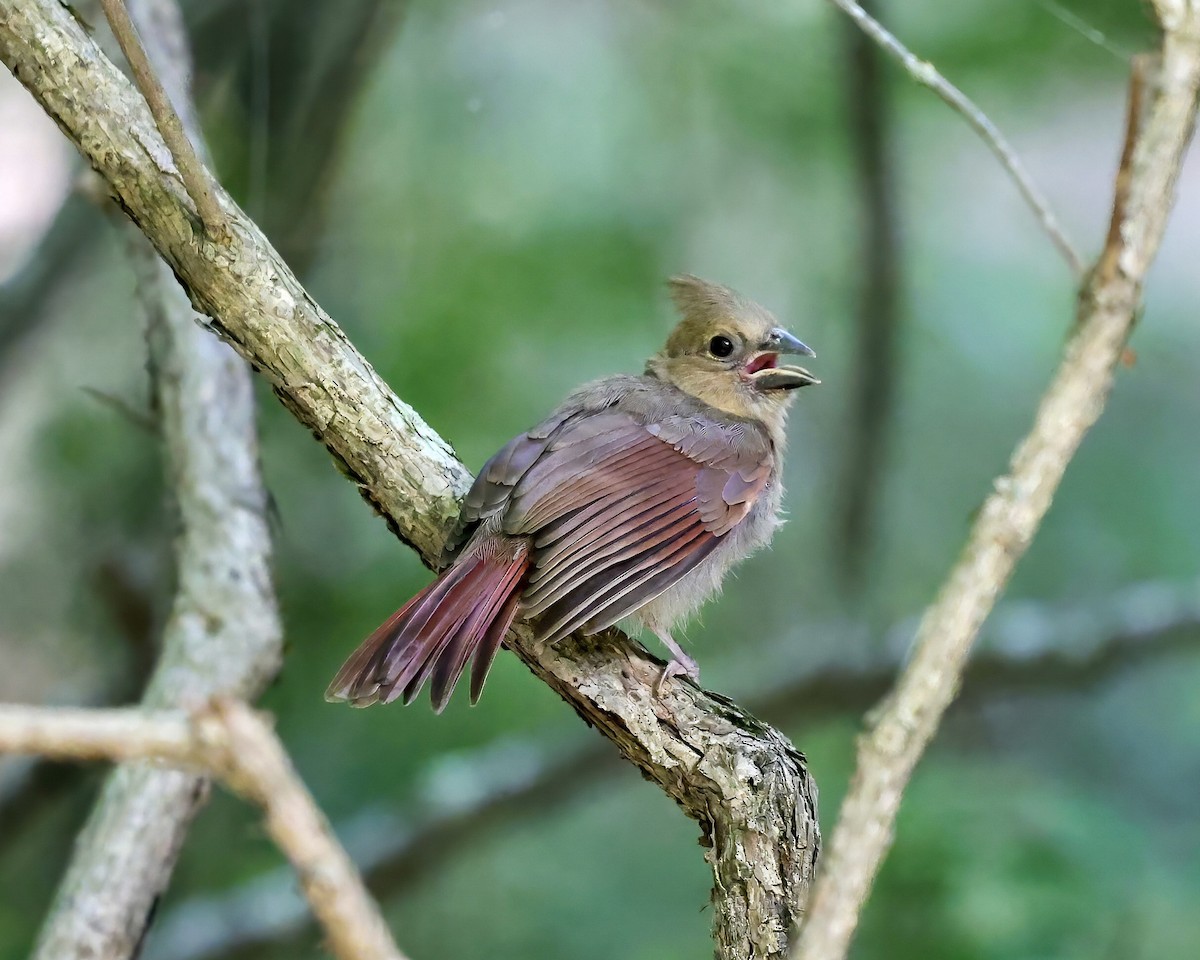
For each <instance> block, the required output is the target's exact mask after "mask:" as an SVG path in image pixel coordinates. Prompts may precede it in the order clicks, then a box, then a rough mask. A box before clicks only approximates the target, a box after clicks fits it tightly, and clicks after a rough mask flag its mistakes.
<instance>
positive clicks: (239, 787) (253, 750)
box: [0, 700, 404, 960]
mask: <svg viewBox="0 0 1200 960" xmlns="http://www.w3.org/2000/svg"><path fill="white" fill-rule="evenodd" d="M0 753H37V754H42V755H45V756H51V757H57V758H59V759H62V760H97V759H108V760H116V761H125V762H129V761H135V760H136V761H157V762H159V763H165V764H169V765H171V766H172V767H175V768H180V770H181V774H182V775H184V776H189V777H194V776H195V775H196V774H197V773H207V774H211V775H212V776H215V777H218V778H219V779H221V780H222V781H223V782H224V783H225V784H226V786H228V787H229V789H231V790H232V791H233V792H235V793H237V794H239V795H240V796H242V797H243V798H244V799H246V800H248V801H249V802H251V803H253V804H256V805H257V806H259V807H261V808H262V811H263V815H264V818H265V825H266V829H267V833H268V834H269V835H270V836H271V839H272V840H274V841H275V843H276V844H277V845H278V846H279V848H280V849H281V850H282V851H283V852H284V854H286V856H287V858H288V860H289V861H291V864H292V867H293V868H294V869H295V871H296V875H297V877H298V878H299V880H300V885H301V887H302V888H303V890H304V895H305V897H306V898H307V900H308V902H309V904H310V905H311V906H312V910H313V914H314V915H315V916H316V917H317V920H318V921H319V922H320V923H321V926H322V927H323V928H324V930H325V933H326V935H327V937H328V945H329V947H330V949H331V950H332V952H333V953H334V955H335V956H337V957H338V958H340V960H404V958H403V955H402V954H401V953H400V951H399V950H397V949H396V945H395V944H394V943H393V942H392V938H391V934H390V933H388V929H387V926H386V924H384V922H383V918H382V917H381V916H380V914H379V909H378V907H377V906H376V905H375V902H374V901H373V900H372V899H371V896H370V894H368V893H367V891H366V888H365V887H364V886H363V884H362V878H361V877H360V876H359V874H358V870H357V869H356V868H355V866H354V864H353V862H352V861H351V860H350V857H349V856H348V855H347V853H346V851H345V850H344V849H343V848H342V846H341V844H339V843H338V842H337V840H336V839H335V838H334V836H333V833H332V831H331V830H330V829H329V824H328V823H327V822H326V820H325V817H324V815H323V814H322V813H321V811H320V809H319V808H318V807H317V805H316V803H315V802H314V800H313V798H312V796H311V795H310V794H309V792H308V790H307V789H306V788H305V786H304V784H303V783H302V782H301V780H300V778H299V776H298V775H297V774H296V771H295V769H293V767H292V764H291V761H290V760H289V759H288V756H287V753H286V752H285V751H284V749H283V745H282V744H281V743H280V742H279V739H278V737H276V736H275V733H274V731H273V730H272V729H271V727H270V726H269V725H268V724H267V723H266V722H265V721H264V720H263V719H262V718H261V717H260V716H258V715H257V714H255V713H254V712H253V711H252V710H251V709H250V708H249V707H248V706H246V705H245V704H244V703H242V702H241V701H239V700H221V701H217V702H216V703H215V704H214V705H212V706H210V707H207V708H205V709H203V710H201V711H200V712H198V713H197V714H195V715H194V716H189V715H188V714H186V713H183V712H180V711H168V710H143V709H115V710H63V709H57V708H51V707H18V706H3V705H0ZM139 766H141V767H144V768H146V769H151V770H153V769H157V767H155V766H152V765H150V764H145V763H141V764H139ZM89 956H91V957H112V956H115V954H112V953H107V952H105V953H92V954H89Z"/></svg>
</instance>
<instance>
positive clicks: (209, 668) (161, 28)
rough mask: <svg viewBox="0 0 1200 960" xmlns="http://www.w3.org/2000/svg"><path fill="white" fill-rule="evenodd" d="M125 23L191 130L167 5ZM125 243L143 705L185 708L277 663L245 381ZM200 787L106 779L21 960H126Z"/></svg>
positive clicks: (176, 777) (134, 776) (126, 774)
mask: <svg viewBox="0 0 1200 960" xmlns="http://www.w3.org/2000/svg"><path fill="white" fill-rule="evenodd" d="M122 12H124V11H123V8H122ZM134 13H135V15H136V16H137V17H138V19H139V20H141V21H142V22H143V24H144V27H143V35H144V37H145V40H146V42H147V44H148V46H150V47H151V53H150V55H151V57H153V59H155V60H156V61H158V62H159V63H163V64H164V66H165V70H164V76H166V77H167V78H168V83H169V85H170V86H171V87H172V95H173V97H174V99H175V102H176V103H177V104H179V105H180V113H181V114H182V115H183V116H184V118H185V120H184V122H185V123H187V125H188V126H190V127H192V129H193V131H194V129H195V128H194V125H193V124H192V113H191V109H190V105H189V103H188V99H189V98H188V91H187V75H188V73H189V72H190V61H189V59H188V56H187V45H186V38H185V35H184V31H183V23H182V18H181V16H180V13H179V10H178V8H177V7H176V6H175V5H174V2H173V0H136V3H135V10H134ZM139 49H140V48H139ZM145 69H148V66H146V67H145ZM160 89H161V88H160ZM173 115H174V114H173ZM193 135H196V134H195V133H194V132H193ZM130 241H131V243H130V257H131V262H132V264H133V266H134V271H135V274H136V276H137V282H138V293H139V300H140V302H141V304H142V306H143V307H144V309H145V311H146V313H147V320H148V331H147V339H148V343H149V348H150V367H151V371H152V374H153V381H154V382H153V387H154V393H155V401H156V406H157V407H158V413H159V420H160V425H161V433H162V437H163V442H164V445H165V454H166V467H167V472H168V475H169V476H168V479H169V486H170V487H171V489H172V492H173V494H174V497H175V501H176V506H177V509H178V511H179V517H180V525H181V528H182V533H181V536H180V537H179V540H178V542H177V544H176V559H177V570H178V581H179V582H178V588H177V595H176V597H175V601H174V606H173V608H172V611H171V614H170V618H169V620H168V623H167V625H166V628H165V634H164V642H163V652H162V657H161V659H160V661H159V663H158V665H157V667H156V669H155V672H154V675H153V676H152V678H151V680H150V683H149V685H148V687H147V691H146V693H145V696H144V698H143V704H144V705H146V706H149V707H167V706H178V707H182V708H185V709H188V708H194V707H196V706H198V705H200V704H202V703H205V702H207V701H208V700H209V699H210V698H211V697H213V696H217V695H226V696H237V697H246V698H248V697H252V696H255V695H257V693H258V692H259V691H261V690H262V688H263V687H264V686H265V685H266V683H267V682H268V681H269V680H270V679H271V678H272V677H274V676H275V674H276V672H277V671H278V669H279V662H280V657H281V628H280V624H279V616H278V611H277V610H276V607H275V599H274V593H273V587H272V583H271V570H270V535H269V531H268V528H267V522H266V518H265V509H266V493H265V490H264V488H263V484H262V479H261V477H260V475H259V469H258V443H257V436H256V431H255V426H254V393H253V384H252V382H251V378H250V373H249V371H248V370H247V369H246V366H245V364H244V363H243V362H242V361H241V359H240V358H238V357H237V355H236V354H235V353H234V352H233V351H232V350H230V349H229V348H228V347H227V346H225V345H224V344H221V343H219V342H217V341H216V340H214V339H213V338H212V337H209V336H207V335H206V334H205V333H204V332H203V331H202V330H200V329H199V328H198V327H197V326H196V321H195V316H194V314H193V313H192V310H191V307H190V305H189V303H188V301H187V297H186V295H185V294H184V292H183V290H182V289H181V288H180V286H179V284H178V283H177V282H176V280H175V278H174V276H173V275H172V273H171V271H170V269H169V268H168V267H167V266H166V264H164V263H163V262H162V261H161V260H159V258H158V257H157V256H156V255H155V253H154V251H153V250H152V249H151V248H150V247H149V245H148V244H147V243H146V242H145V240H144V238H142V237H140V236H138V235H136V231H133V232H131V235H130ZM206 790H207V783H206V781H205V779H204V778H203V777H201V776H198V775H196V774H194V773H187V772H183V771H179V770H162V769H156V768H152V767H147V766H145V765H135V766H123V767H120V768H119V769H117V770H115V771H114V772H113V773H112V774H111V775H110V776H109V778H108V780H107V781H106V783H105V785H104V788H103V789H102V791H101V794H100V797H99V799H98V801H97V803H96V807H95V809H94V810H93V812H92V814H91V816H90V817H89V820H88V823H87V825H86V826H85V827H84V829H83V832H82V833H81V835H80V837H79V839H78V841H77V843H76V847H75V854H74V857H73V860H72V862H71V865H70V867H69V868H68V870H67V873H66V875H65V877H64V879H63V881H62V884H61V886H60V888H59V891H58V896H57V898H56V900H55V903H54V905H53V906H52V907H51V910H50V913H49V916H48V918H47V920H46V923H45V926H44V927H43V929H42V932H41V935H40V937H39V942H38V948H37V951H36V953H35V957H36V958H38V960H67V958H71V957H78V958H81V960H82V958H89V957H95V956H103V957H109V958H122V957H131V956H133V955H134V954H135V953H136V952H137V950H138V947H139V945H140V943H141V941H142V938H143V936H144V935H145V932H146V928H147V924H148V923H149V920H150V917H151V915H152V913H153V909H154V906H155V904H156V902H157V900H158V897H159V896H160V895H161V893H162V892H163V890H164V889H165V888H166V886H167V883H168V882H169V880H170V876H171V873H172V871H173V869H174V866H175V862H176V860H177V858H178V855H179V851H180V848H181V846H182V844H183V840H184V837H185V836H186V833H187V829H188V826H189V825H190V823H191V820H192V817H193V816H194V814H195V812H196V810H197V809H198V807H199V805H200V803H201V802H202V800H203V798H204V796H205V794H206Z"/></svg>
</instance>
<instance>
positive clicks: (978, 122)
mask: <svg viewBox="0 0 1200 960" xmlns="http://www.w3.org/2000/svg"><path fill="white" fill-rule="evenodd" d="M829 2H830V3H832V4H833V5H834V6H835V7H837V8H838V9H839V10H841V11H842V12H843V13H845V14H846V16H848V17H850V19H852V20H853V21H854V22H855V23H856V24H857V25H858V26H859V28H860V29H861V30H862V31H863V32H864V33H865V34H866V35H867V36H868V37H870V38H871V39H872V40H874V41H875V43H877V44H878V45H879V46H880V48H882V49H883V50H884V51H885V52H886V53H887V54H888V56H890V57H891V58H892V59H893V60H895V61H896V62H898V63H899V64H900V65H901V66H902V67H903V68H904V69H905V71H906V72H907V73H908V75H909V76H911V77H912V78H913V79H914V80H916V81H917V83H919V84H921V85H922V86H924V87H928V88H929V89H930V90H932V91H933V92H934V93H936V94H937V95H938V96H939V97H941V99H942V100H943V101H945V102H946V103H947V104H949V105H950V107H952V108H953V109H954V110H955V111H957V112H958V113H959V114H960V115H961V116H962V117H963V119H965V120H966V121H967V123H968V124H970V126H971V129H973V130H974V131H975V132H976V133H978V134H979V136H980V137H981V138H983V142H984V143H986V144H987V145H988V148H989V149H990V150H991V151H992V153H994V154H995V155H996V159H998V160H999V161H1000V164H1001V165H1002V166H1003V167H1004V169H1005V170H1006V171H1008V175H1009V176H1010V177H1012V179H1013V182H1014V183H1016V185H1017V189H1018V190H1019V191H1020V192H1021V196H1022V197H1023V198H1024V199H1025V202H1026V203H1027V204H1029V206H1030V208H1031V209H1032V210H1033V212H1034V215H1035V216H1036V217H1037V219H1038V222H1039V223H1040V224H1041V225H1042V229H1043V230H1045V231H1046V233H1047V234H1048V235H1049V237H1050V239H1051V240H1052V241H1053V243H1054V245H1055V246H1056V247H1057V248H1058V251H1059V253H1061V254H1062V255H1063V259H1064V260H1066V261H1067V264H1068V266H1070V268H1071V272H1072V273H1073V274H1074V275H1075V277H1076V279H1082V277H1083V258H1082V257H1080V256H1079V253H1078V252H1077V251H1076V250H1075V247H1074V246H1073V245H1072V243H1071V241H1070V240H1069V239H1068V238H1067V235H1066V232H1065V231H1064V230H1063V228H1062V226H1061V224H1059V222H1058V217H1056V216H1055V215H1054V211H1053V210H1052V209H1051V207H1050V201H1049V200H1047V199H1046V197H1045V196H1044V195H1043V194H1042V191H1041V190H1040V189H1039V187H1038V185H1037V184H1036V183H1034V182H1033V177H1031V176H1030V174H1029V171H1028V170H1026V169H1025V164H1023V163H1022V162H1021V158H1020V157H1018V156H1017V152H1016V151H1015V150H1014V149H1013V148H1012V145H1011V144H1010V143H1009V142H1008V140H1007V139H1005V136H1004V134H1002V133H1001V132H1000V129H999V128H998V127H997V126H996V125H995V124H994V123H993V122H992V121H991V120H990V119H989V118H988V116H987V114H985V113H984V112H983V111H982V110H980V109H979V107H977V106H976V105H975V103H974V102H973V101H972V100H971V99H970V98H969V97H968V96H967V95H966V94H965V93H963V92H962V91H961V90H959V89H958V87H956V86H955V85H954V84H952V83H951V82H950V81H949V80H947V79H946V78H945V77H943V76H942V75H941V74H940V73H939V72H938V70H937V68H936V67H934V65H933V64H931V63H929V62H928V61H925V60H922V59H921V58H920V57H918V56H916V54H914V53H912V51H910V50H909V49H908V48H907V47H906V46H904V44H902V43H901V42H900V41H899V40H897V39H896V37H894V36H893V35H892V34H891V33H889V32H888V31H887V30H886V29H885V28H884V27H883V25H882V24H880V23H879V21H878V20H876V19H875V18H874V17H872V16H871V15H870V14H868V13H867V12H866V11H865V10H863V8H862V7H861V6H860V5H859V4H858V3H856V2H855V0H829Z"/></svg>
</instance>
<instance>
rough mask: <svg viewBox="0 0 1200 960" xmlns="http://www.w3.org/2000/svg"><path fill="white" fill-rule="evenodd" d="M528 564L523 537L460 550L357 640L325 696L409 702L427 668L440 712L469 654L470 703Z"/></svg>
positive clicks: (364, 702) (513, 609)
mask: <svg viewBox="0 0 1200 960" xmlns="http://www.w3.org/2000/svg"><path fill="white" fill-rule="evenodd" d="M528 569H529V545H528V543H527V542H526V541H524V540H512V539H507V538H505V539H503V540H500V539H497V540H496V541H493V542H492V543H489V544H487V545H486V546H485V547H484V548H483V549H481V550H476V551H468V552H467V553H466V554H464V555H462V556H460V557H459V558H458V559H457V560H455V561H454V563H453V564H451V565H450V566H449V567H448V568H447V569H446V570H445V571H443V573H442V575H441V576H440V577H438V578H437V579H436V580H435V581H434V582H433V583H431V584H430V585H429V586H428V587H426V588H425V589H424V590H422V591H421V592H420V593H418V594H417V595H416V596H415V597H413V598H412V599H411V600H409V601H408V603H406V604H405V605H404V606H403V607H401V608H400V609H399V610H397V611H396V612H395V613H394V614H392V615H391V617H389V618H388V619H387V621H385V622H384V623H383V625H382V626H380V627H379V629H378V630H376V631H375V632H374V633H372V634H371V635H370V636H369V637H367V639H366V640H364V641H363V642H362V645H361V646H360V647H359V648H358V649H357V650H355V651H354V653H353V654H352V655H351V656H350V658H349V659H348V660H347V661H346V662H345V663H344V664H343V665H342V669H341V670H339V671H338V674H337V676H336V677H334V678H333V682H332V683H331V684H330V685H329V689H328V690H327V691H326V692H325V698H326V699H327V700H345V701H349V702H350V703H352V704H353V705H354V706H356V707H366V706H370V705H371V704H372V703H380V702H382V703H390V702H391V701H393V700H395V699H396V698H397V697H400V696H403V698H404V702H405V703H412V701H413V700H414V699H416V696H417V694H418V693H420V692H421V687H422V686H424V684H425V681H426V680H428V679H429V678H430V676H432V677H433V683H432V686H431V698H432V700H433V707H434V709H435V710H436V711H438V712H439V713H440V712H441V710H442V708H443V707H445V706H446V702H447V701H448V700H449V699H450V694H451V693H452V692H453V691H454V685H455V684H456V683H457V682H458V678H459V677H460V676H462V673H463V670H464V669H465V668H466V665H467V660H468V658H471V659H472V663H471V703H475V702H476V701H477V700H478V699H479V694H480V692H481V691H482V690H483V682H484V680H485V679H487V674H488V670H489V669H490V668H491V665H492V660H493V659H495V656H496V651H497V650H499V649H500V643H501V641H502V640H503V639H504V635H505V634H506V633H507V632H508V628H509V627H510V626H511V625H512V622H513V618H514V617H515V616H516V614H517V603H518V601H519V600H520V598H521V592H522V589H523V588H524V585H525V574H526V572H527V570H528Z"/></svg>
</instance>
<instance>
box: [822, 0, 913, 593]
mask: <svg viewBox="0 0 1200 960" xmlns="http://www.w3.org/2000/svg"><path fill="white" fill-rule="evenodd" d="M866 8H867V9H873V8H874V4H873V3H868V4H866ZM840 26H841V27H842V31H841V33H842V50H843V54H844V61H845V64H844V71H845V90H846V104H845V109H846V115H847V117H848V120H849V129H850V140H851V149H852V150H853V152H854V161H855V167H856V168H857V173H858V189H857V190H856V191H855V193H856V195H857V199H858V204H859V216H858V220H859V223H858V245H859V253H858V258H857V262H858V268H857V270H856V271H855V273H854V276H855V279H856V286H858V302H857V304H856V306H855V317H854V337H855V344H854V362H853V364H852V365H851V366H852V369H853V393H852V394H851V399H850V405H849V411H848V413H849V416H848V424H847V428H846V436H847V439H846V441H845V442H844V444H843V447H842V455H841V463H840V465H839V470H838V475H839V482H838V493H837V500H838V502H837V505H836V510H835V513H836V516H837V524H838V534H839V537H838V542H837V544H836V547H835V549H836V550H837V552H838V554H839V555H840V556H839V557H838V560H839V564H838V566H839V568H840V569H839V573H840V575H841V579H842V584H843V586H844V587H845V588H848V590H850V591H856V590H857V589H858V588H859V587H860V586H861V585H862V582H863V574H864V573H865V571H866V568H867V564H868V562H869V560H870V552H871V547H872V545H873V535H874V532H875V516H876V509H877V501H878V491H879V488H880V486H881V483H882V480H883V473H884V467H885V460H886V456H887V439H888V429H887V428H888V424H889V423H890V422H891V407H892V404H893V402H894V400H895V392H896V389H895V384H896V378H897V374H898V372H899V363H898V361H897V356H896V354H897V352H898V347H899V343H900V226H899V223H898V221H899V213H898V211H897V206H896V197H895V187H894V177H893V169H894V166H895V150H894V146H895V145H894V143H893V138H892V136H891V119H892V97H891V92H892V91H891V85H890V84H889V83H888V79H887V76H886V75H885V73H884V69H883V67H884V62H883V56H882V55H881V54H880V52H879V51H878V50H876V49H875V48H874V47H873V46H872V45H871V43H870V40H869V39H868V37H867V36H866V35H865V34H864V33H863V31H862V30H860V29H859V28H858V27H857V26H855V25H854V24H853V23H851V22H850V21H849V20H842V22H841V24H840Z"/></svg>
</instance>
